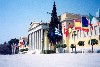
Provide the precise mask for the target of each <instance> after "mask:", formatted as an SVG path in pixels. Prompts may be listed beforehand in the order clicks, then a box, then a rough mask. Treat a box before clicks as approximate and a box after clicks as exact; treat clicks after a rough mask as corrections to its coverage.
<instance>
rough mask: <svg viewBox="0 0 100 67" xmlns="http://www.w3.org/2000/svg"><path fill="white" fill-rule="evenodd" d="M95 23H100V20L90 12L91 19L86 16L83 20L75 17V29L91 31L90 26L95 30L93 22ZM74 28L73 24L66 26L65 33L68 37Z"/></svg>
mask: <svg viewBox="0 0 100 67" xmlns="http://www.w3.org/2000/svg"><path fill="white" fill-rule="evenodd" d="M95 23H97V25H99V21H98V20H97V18H96V17H94V16H92V15H91V14H89V19H88V18H86V17H84V16H82V17H81V21H80V20H77V19H74V29H75V30H83V31H84V32H89V26H90V27H91V28H92V30H93V26H92V24H95ZM72 29H73V27H72V25H71V24H69V25H68V28H65V27H64V34H66V37H67V36H68V34H69V33H71V32H72Z"/></svg>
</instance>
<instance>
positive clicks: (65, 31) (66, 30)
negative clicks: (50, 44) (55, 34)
mask: <svg viewBox="0 0 100 67" xmlns="http://www.w3.org/2000/svg"><path fill="white" fill-rule="evenodd" d="M64 34H65V35H66V37H68V34H69V32H68V29H66V28H64Z"/></svg>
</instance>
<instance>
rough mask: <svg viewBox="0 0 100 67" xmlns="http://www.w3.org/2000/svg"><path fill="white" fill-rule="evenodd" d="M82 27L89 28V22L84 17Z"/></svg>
mask: <svg viewBox="0 0 100 67" xmlns="http://www.w3.org/2000/svg"><path fill="white" fill-rule="evenodd" d="M82 27H88V20H87V18H86V17H82Z"/></svg>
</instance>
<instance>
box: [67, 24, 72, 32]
mask: <svg viewBox="0 0 100 67" xmlns="http://www.w3.org/2000/svg"><path fill="white" fill-rule="evenodd" d="M72 28H73V26H72V24H70V23H69V24H68V31H69V33H72Z"/></svg>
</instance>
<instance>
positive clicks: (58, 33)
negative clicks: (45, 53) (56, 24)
mask: <svg viewBox="0 0 100 67" xmlns="http://www.w3.org/2000/svg"><path fill="white" fill-rule="evenodd" d="M55 35H58V36H62V34H61V31H60V30H59V29H57V28H55Z"/></svg>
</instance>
